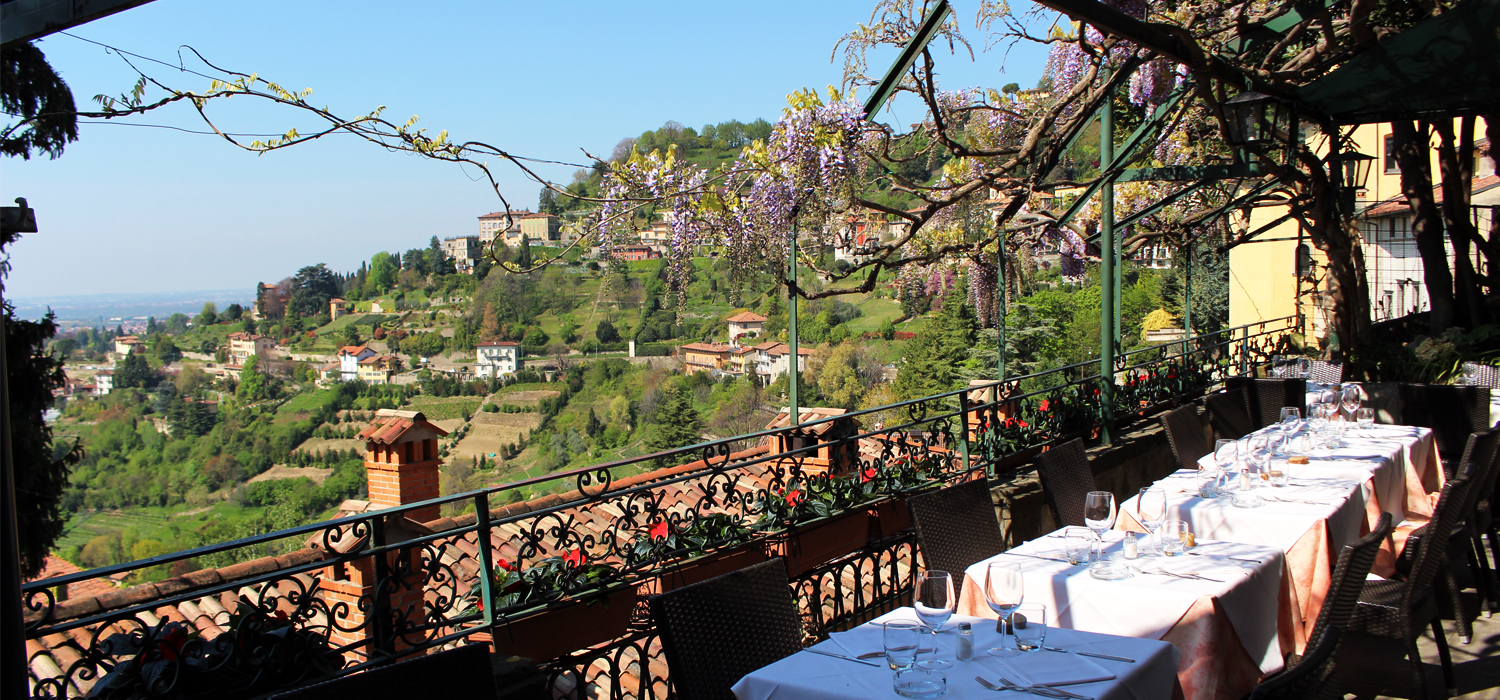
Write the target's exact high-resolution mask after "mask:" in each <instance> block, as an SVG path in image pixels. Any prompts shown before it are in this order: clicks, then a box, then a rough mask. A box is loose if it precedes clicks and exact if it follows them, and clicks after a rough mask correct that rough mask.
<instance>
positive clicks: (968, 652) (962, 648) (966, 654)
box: [954, 622, 974, 661]
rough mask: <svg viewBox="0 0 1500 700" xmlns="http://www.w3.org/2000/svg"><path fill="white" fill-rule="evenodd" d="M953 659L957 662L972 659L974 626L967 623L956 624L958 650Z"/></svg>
mask: <svg viewBox="0 0 1500 700" xmlns="http://www.w3.org/2000/svg"><path fill="white" fill-rule="evenodd" d="M954 657H955V658H957V659H958V660H959V661H968V660H969V659H972V658H974V626H973V625H970V624H969V623H967V622H960V623H958V649H957V650H956V651H955V652H954Z"/></svg>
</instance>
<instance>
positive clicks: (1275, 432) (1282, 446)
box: [1266, 426, 1287, 457]
mask: <svg viewBox="0 0 1500 700" xmlns="http://www.w3.org/2000/svg"><path fill="white" fill-rule="evenodd" d="M1286 442H1287V437H1286V431H1285V430H1282V429H1281V427H1280V426H1271V427H1270V428H1267V429H1266V446H1267V447H1269V448H1270V450H1271V455H1272V456H1275V457H1280V456H1282V455H1284V454H1286Z"/></svg>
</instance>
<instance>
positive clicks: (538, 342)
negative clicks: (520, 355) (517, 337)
mask: <svg viewBox="0 0 1500 700" xmlns="http://www.w3.org/2000/svg"><path fill="white" fill-rule="evenodd" d="M548 340H551V338H550V337H549V336H548V335H547V331H544V330H542V328H541V326H532V327H531V328H528V329H526V335H525V336H524V337H523V338H522V339H521V344H522V345H524V346H526V347H527V348H528V350H527V352H536V349H537V348H541V347H542V346H544V345H546V344H547V341H548Z"/></svg>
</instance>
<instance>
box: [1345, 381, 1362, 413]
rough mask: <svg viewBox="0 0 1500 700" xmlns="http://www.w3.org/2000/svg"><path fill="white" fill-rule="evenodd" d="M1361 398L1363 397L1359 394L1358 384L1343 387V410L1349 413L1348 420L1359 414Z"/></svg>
mask: <svg viewBox="0 0 1500 700" xmlns="http://www.w3.org/2000/svg"><path fill="white" fill-rule="evenodd" d="M1363 398H1364V396H1363V395H1362V393H1361V392H1360V390H1359V385H1358V384H1345V385H1344V396H1343V400H1344V410H1345V411H1347V412H1348V413H1349V417H1350V418H1353V417H1354V415H1355V414H1356V413H1358V412H1359V404H1360V401H1361V399H1363Z"/></svg>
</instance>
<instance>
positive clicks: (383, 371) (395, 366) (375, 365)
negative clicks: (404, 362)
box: [356, 355, 401, 384]
mask: <svg viewBox="0 0 1500 700" xmlns="http://www.w3.org/2000/svg"><path fill="white" fill-rule="evenodd" d="M358 367H359V368H358V370H356V372H357V376H358V377H359V379H360V381H363V382H364V383H366V384H390V383H391V380H392V379H393V378H395V376H396V375H397V374H400V373H401V358H399V357H396V356H395V355H371V356H370V357H366V358H365V359H363V360H360V361H359V365H358Z"/></svg>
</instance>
